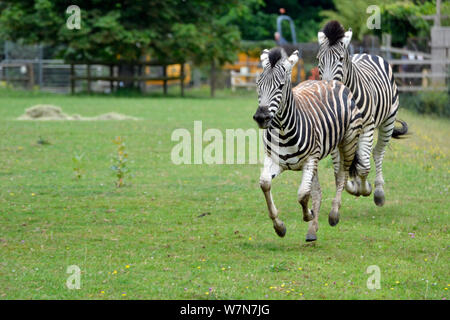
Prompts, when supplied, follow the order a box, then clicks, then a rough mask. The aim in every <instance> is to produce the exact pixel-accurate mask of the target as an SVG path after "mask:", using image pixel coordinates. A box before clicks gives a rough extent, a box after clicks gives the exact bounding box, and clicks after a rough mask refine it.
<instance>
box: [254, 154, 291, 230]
mask: <svg viewBox="0 0 450 320" xmlns="http://www.w3.org/2000/svg"><path fill="white" fill-rule="evenodd" d="M282 171H283V169H282V168H281V167H280V166H279V165H278V164H276V163H275V162H273V161H272V159H271V158H270V157H268V156H266V157H265V158H264V168H263V171H262V173H261V176H260V178H259V185H260V186H261V190H262V191H263V193H264V197H265V198H266V203H267V208H268V209H269V217H270V219H272V221H273V227H274V229H275V232H276V233H277V234H278V236H280V237H284V236H285V235H286V227H285V225H284V223H283V221H281V220H280V219H279V218H278V210H277V208H276V207H275V203H274V202H273V198H272V192H271V191H270V190H271V187H272V179H273V178H275V177H276V176H277V175H279V174H280V173H281V172H282Z"/></svg>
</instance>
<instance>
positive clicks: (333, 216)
mask: <svg viewBox="0 0 450 320" xmlns="http://www.w3.org/2000/svg"><path fill="white" fill-rule="evenodd" d="M328 223H329V224H330V226H332V227H334V226H335V225H337V224H338V223H339V212H333V211H331V212H330V214H329V215H328Z"/></svg>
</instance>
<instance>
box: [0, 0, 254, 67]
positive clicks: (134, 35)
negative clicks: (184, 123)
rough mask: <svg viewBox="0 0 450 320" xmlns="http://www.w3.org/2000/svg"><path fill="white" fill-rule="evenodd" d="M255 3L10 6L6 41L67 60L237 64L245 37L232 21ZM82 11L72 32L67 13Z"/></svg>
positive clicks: (124, 1)
mask: <svg viewBox="0 0 450 320" xmlns="http://www.w3.org/2000/svg"><path fill="white" fill-rule="evenodd" d="M253 1H255V0H247V1H244V2H242V1H238V0H215V1H201V0H160V1H148V0H147V1H146V0H119V1H101V0H86V1H76V0H72V1H63V0H34V1H33V0H5V1H1V2H0V26H1V27H0V37H3V38H4V39H7V40H13V41H17V40H19V39H22V40H25V41H26V42H28V43H38V42H39V43H45V44H49V45H59V47H61V48H63V49H62V50H61V52H60V53H59V55H60V56H61V57H63V58H65V59H66V60H80V61H81V60H91V61H92V60H97V61H98V60H102V61H117V60H122V61H128V62H130V64H131V63H132V62H133V61H136V60H138V59H140V58H141V57H142V56H143V55H144V54H147V53H150V54H151V56H152V57H154V58H157V59H158V60H160V61H163V62H164V61H167V62H171V61H177V62H184V61H187V60H193V61H195V62H196V63H201V64H211V63H214V64H218V65H221V64H223V63H224V62H226V61H232V60H233V59H234V58H235V56H234V53H235V51H236V50H237V49H238V46H239V40H240V34H239V31H238V29H237V27H235V26H229V25H227V19H226V16H227V14H228V13H230V12H233V14H234V15H240V14H241V12H244V11H245V8H246V4H247V3H248V2H253ZM69 5H78V6H79V7H80V9H81V28H80V29H79V30H77V29H74V30H70V29H68V28H67V27H66V19H67V18H68V15H67V14H66V9H67V7H68V6H69Z"/></svg>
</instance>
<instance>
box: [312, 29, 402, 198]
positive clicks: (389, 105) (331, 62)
mask: <svg viewBox="0 0 450 320" xmlns="http://www.w3.org/2000/svg"><path fill="white" fill-rule="evenodd" d="M351 39H352V29H351V28H350V29H349V30H348V31H347V32H346V31H345V29H344V28H343V27H342V25H341V24H340V23H339V22H337V21H330V22H328V23H327V24H326V25H325V27H324V28H323V30H322V31H319V33H318V42H319V52H318V54H317V59H318V61H319V63H318V69H319V75H320V79H322V80H337V81H341V82H342V83H344V85H346V86H347V87H348V88H349V89H350V90H351V91H352V93H353V98H354V100H355V103H356V105H357V107H358V108H359V110H360V112H361V116H362V123H363V130H362V133H361V135H360V137H359V142H358V150H357V153H356V157H357V158H358V161H357V162H358V165H357V166H356V168H355V170H354V171H352V172H350V176H351V178H352V179H349V180H348V181H347V184H346V186H345V189H346V190H347V192H349V193H350V194H353V195H355V196H360V195H362V196H369V195H370V194H371V193H372V186H371V184H370V183H369V182H368V181H367V176H368V174H369V172H370V156H371V153H372V147H373V139H374V137H373V136H374V131H375V129H376V128H378V142H377V144H376V146H375V148H374V149H373V158H374V161H375V167H376V176H375V191H374V202H375V204H376V205H377V206H383V205H384V203H385V195H384V179H383V172H382V165H383V157H384V153H385V148H386V146H387V144H388V143H389V140H390V138H391V137H392V138H397V139H399V138H403V137H404V136H405V135H406V134H407V133H408V125H407V123H406V122H404V121H401V120H397V121H399V122H400V123H401V125H402V127H401V128H395V127H394V122H395V121H396V115H397V111H398V107H399V96H398V89H397V85H396V83H395V81H394V75H393V71H392V68H391V66H390V65H389V63H388V62H387V61H386V60H384V59H383V58H382V57H379V56H376V55H369V54H355V55H353V56H352V57H350V54H349V51H348V45H349V43H350V40H351ZM331 156H332V159H333V163H334V166H335V167H336V166H338V165H339V153H338V152H337V151H334V152H332V154H331Z"/></svg>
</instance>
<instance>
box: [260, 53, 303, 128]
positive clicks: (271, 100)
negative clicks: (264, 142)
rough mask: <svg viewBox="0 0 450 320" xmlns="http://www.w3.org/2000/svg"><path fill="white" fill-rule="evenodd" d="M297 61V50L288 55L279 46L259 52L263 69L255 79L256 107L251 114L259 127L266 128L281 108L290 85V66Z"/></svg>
mask: <svg viewBox="0 0 450 320" xmlns="http://www.w3.org/2000/svg"><path fill="white" fill-rule="evenodd" d="M297 61H298V51H297V50H296V51H295V52H294V53H292V55H291V56H290V57H287V55H286V53H285V52H284V50H282V49H280V48H273V49H271V50H270V51H269V50H267V49H265V50H264V51H263V53H262V54H261V63H262V66H263V68H264V69H263V72H262V73H261V74H260V76H259V78H258V80H257V81H256V90H257V92H258V109H257V110H256V112H255V114H254V115H253V119H254V120H255V121H256V122H257V123H258V125H259V127H260V128H262V129H266V128H268V127H269V125H270V122H271V121H272V119H273V118H274V117H275V115H276V114H277V112H278V111H279V110H281V109H282V106H283V103H284V100H285V99H284V98H285V96H286V92H287V91H286V90H290V87H291V86H290V82H291V73H292V68H293V67H294V65H295V64H296V63H297Z"/></svg>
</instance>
